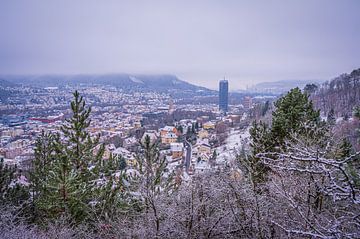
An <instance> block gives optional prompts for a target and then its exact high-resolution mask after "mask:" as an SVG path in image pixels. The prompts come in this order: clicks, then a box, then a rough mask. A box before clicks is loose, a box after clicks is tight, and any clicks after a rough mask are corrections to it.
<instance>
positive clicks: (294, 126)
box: [271, 88, 320, 146]
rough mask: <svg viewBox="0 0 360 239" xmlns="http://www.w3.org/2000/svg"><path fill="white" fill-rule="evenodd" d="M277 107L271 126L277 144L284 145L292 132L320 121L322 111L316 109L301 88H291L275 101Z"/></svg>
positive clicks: (273, 138)
mask: <svg viewBox="0 0 360 239" xmlns="http://www.w3.org/2000/svg"><path fill="white" fill-rule="evenodd" d="M275 107H276V110H275V111H274V112H273V121H272V127H271V136H272V137H271V138H272V141H273V142H274V144H275V146H282V145H283V144H284V140H285V139H286V138H287V137H288V136H289V135H290V134H291V133H298V132H299V133H301V131H302V130H303V129H304V127H306V126H307V125H309V124H315V125H316V124H319V123H320V112H319V111H316V110H314V107H313V104H312V102H311V101H309V99H308V95H307V94H303V93H302V92H301V90H300V89H299V88H295V89H292V90H290V91H289V93H288V94H287V95H285V96H284V97H282V98H280V99H279V100H278V101H277V102H276V103H275Z"/></svg>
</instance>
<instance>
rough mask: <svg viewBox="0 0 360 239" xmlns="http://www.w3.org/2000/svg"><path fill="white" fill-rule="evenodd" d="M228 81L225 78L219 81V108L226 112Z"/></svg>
mask: <svg viewBox="0 0 360 239" xmlns="http://www.w3.org/2000/svg"><path fill="white" fill-rule="evenodd" d="M228 97H229V83H228V81H227V80H225V79H224V80H221V81H220V82H219V110H220V111H222V112H224V113H226V112H228Z"/></svg>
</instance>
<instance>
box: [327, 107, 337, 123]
mask: <svg viewBox="0 0 360 239" xmlns="http://www.w3.org/2000/svg"><path fill="white" fill-rule="evenodd" d="M326 121H327V123H328V124H329V125H330V126H334V125H335V124H336V118H335V112H334V109H333V108H331V110H330V111H329V113H328V115H327V119H326Z"/></svg>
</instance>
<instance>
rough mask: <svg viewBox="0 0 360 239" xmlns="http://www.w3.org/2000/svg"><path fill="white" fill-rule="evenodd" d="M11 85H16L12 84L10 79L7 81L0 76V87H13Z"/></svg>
mask: <svg viewBox="0 0 360 239" xmlns="http://www.w3.org/2000/svg"><path fill="white" fill-rule="evenodd" d="M13 86H16V84H14V83H13V82H11V81H7V80H4V79H1V78H0V88H6V87H13Z"/></svg>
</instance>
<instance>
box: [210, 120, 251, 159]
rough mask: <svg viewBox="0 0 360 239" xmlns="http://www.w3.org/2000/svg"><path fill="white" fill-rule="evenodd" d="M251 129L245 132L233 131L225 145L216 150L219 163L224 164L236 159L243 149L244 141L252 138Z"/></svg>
mask: <svg viewBox="0 0 360 239" xmlns="http://www.w3.org/2000/svg"><path fill="white" fill-rule="evenodd" d="M249 129H250V127H248V128H246V129H245V130H234V129H231V131H230V134H229V136H228V138H227V139H226V140H225V144H224V145H222V146H220V147H218V148H216V152H217V153H218V156H217V158H216V162H217V163H224V162H226V161H232V160H234V159H235V157H236V154H237V153H238V151H239V150H240V149H241V144H242V141H243V140H244V139H246V138H250V133H249Z"/></svg>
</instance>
